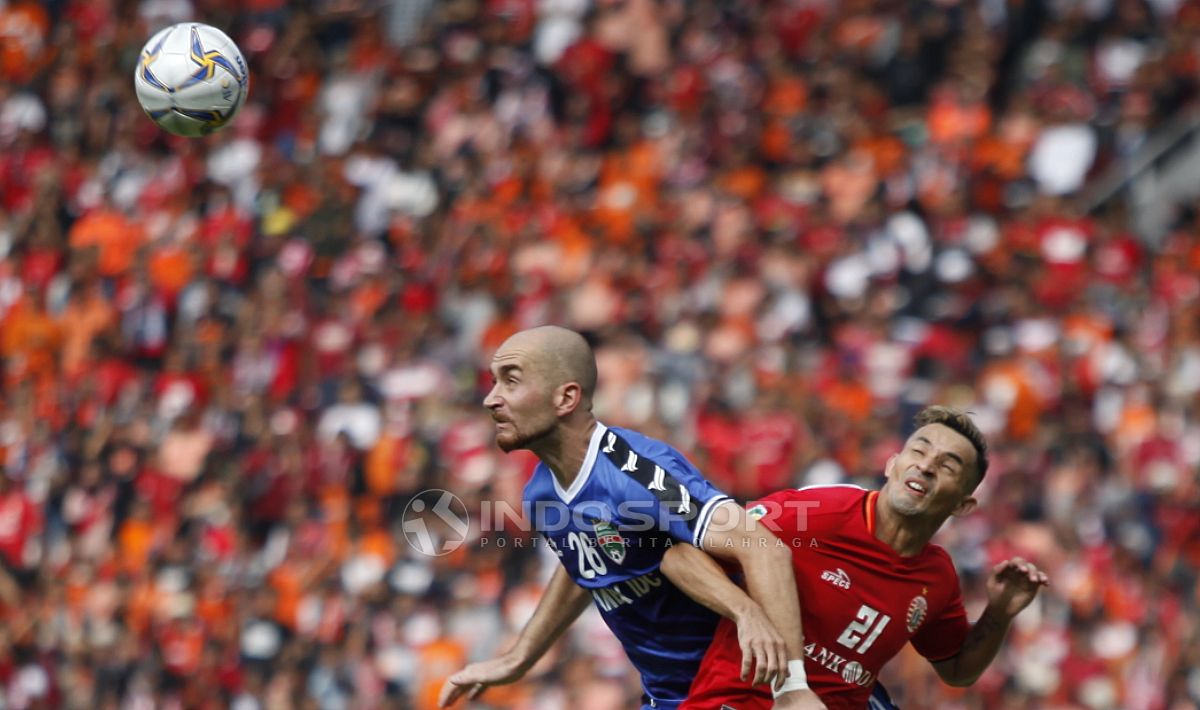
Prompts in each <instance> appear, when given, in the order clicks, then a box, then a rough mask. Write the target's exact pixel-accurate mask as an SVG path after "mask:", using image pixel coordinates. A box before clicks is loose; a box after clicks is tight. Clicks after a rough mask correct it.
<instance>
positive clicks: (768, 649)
mask: <svg viewBox="0 0 1200 710" xmlns="http://www.w3.org/2000/svg"><path fill="white" fill-rule="evenodd" d="M768 534H770V533H768ZM788 564H789V567H790V564H791V563H790V562H789V563H788ZM660 569H661V570H662V573H663V574H664V575H666V576H667V578H668V579H670V580H671V582H672V583H673V584H674V585H675V586H677V587H679V588H680V589H682V590H683V591H684V593H686V594H687V595H688V596H690V597H691V598H693V599H695V600H696V601H698V602H700V603H701V604H703V605H704V606H706V607H708V608H709V609H712V610H713V611H715V612H716V613H718V614H720V615H721V616H724V617H725V618H727V619H729V620H730V621H732V622H733V623H734V624H736V625H737V631H738V645H739V646H741V649H742V674H741V678H742V680H746V679H747V678H748V677H749V676H750V673H751V671H753V672H754V680H753V681H752V682H753V683H754V684H755V685H757V684H759V683H770V684H771V685H772V686H774V685H775V683H774V682H773V679H772V678H771V677H770V673H769V672H768V670H767V669H768V668H780V669H782V670H781V671H779V672H778V675H779V676H780V679H781V680H782V678H783V676H786V673H787V658H788V651H787V644H786V642H785V641H784V639H783V636H782V635H780V633H779V632H778V631H777V630H776V629H775V626H774V624H772V622H771V620H770V619H769V618H768V617H767V614H766V612H764V611H763V609H762V607H761V606H759V604H758V603H757V602H755V601H754V600H753V599H751V598H750V597H749V596H748V595H747V594H746V592H744V591H742V588H741V587H739V586H737V585H736V584H734V583H733V581H732V580H730V579H729V577H728V575H726V574H725V571H724V570H722V569H721V566H720V565H718V564H717V562H716V561H715V560H714V559H713V558H712V557H711V556H709V555H708V554H707V553H705V552H702V551H701V550H699V549H697V548H695V547H693V546H691V545H687V544H680V545H675V546H673V547H672V548H671V549H670V550H669V551H668V552H667V554H666V555H665V556H664V557H663V561H662V567H661V568H660ZM775 706H776V708H823V707H825V705H824V703H822V702H821V701H820V699H819V698H817V696H816V694H814V693H812V692H811V691H805V692H791V693H784V694H783V695H781V696H779V698H778V701H777V702H776V704H775Z"/></svg>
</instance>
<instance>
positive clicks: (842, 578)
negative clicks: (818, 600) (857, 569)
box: [821, 567, 850, 589]
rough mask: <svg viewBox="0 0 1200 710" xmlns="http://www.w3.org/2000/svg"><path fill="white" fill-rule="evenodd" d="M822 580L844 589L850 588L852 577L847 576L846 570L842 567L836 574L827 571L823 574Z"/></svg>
mask: <svg viewBox="0 0 1200 710" xmlns="http://www.w3.org/2000/svg"><path fill="white" fill-rule="evenodd" d="M821 579H822V580H823V581H826V582H829V583H830V584H832V585H833V586H835V587H841V588H842V589H849V588H850V575H848V574H846V570H844V569H842V568H841V567H838V568H837V571H836V572H831V571H829V570H825V571H824V572H822V573H821Z"/></svg>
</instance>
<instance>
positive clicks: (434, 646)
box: [416, 638, 511, 710]
mask: <svg viewBox="0 0 1200 710" xmlns="http://www.w3.org/2000/svg"><path fill="white" fill-rule="evenodd" d="M466 662H467V654H466V651H465V649H463V647H462V646H461V645H460V644H459V643H458V642H456V641H454V640H452V639H449V638H439V639H437V640H435V641H433V642H432V643H429V644H427V645H426V646H424V647H423V648H422V649H421V650H420V658H419V660H418V667H419V668H420V669H421V676H420V681H419V683H420V685H419V687H418V688H417V692H416V710H435V708H437V706H438V705H437V700H438V693H439V692H440V691H441V689H442V684H443V683H445V682H446V679H447V678H449V677H450V676H451V674H453V673H454V672H456V671H457V670H458V669H460V668H462V667H463V665H464V664H466ZM509 692H511V691H509ZM506 694H507V693H506ZM489 698H491V696H489Z"/></svg>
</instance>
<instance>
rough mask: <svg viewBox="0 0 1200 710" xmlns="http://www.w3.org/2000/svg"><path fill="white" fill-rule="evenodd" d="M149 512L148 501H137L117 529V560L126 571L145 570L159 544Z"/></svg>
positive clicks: (140, 571) (133, 572)
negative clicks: (127, 517)
mask: <svg viewBox="0 0 1200 710" xmlns="http://www.w3.org/2000/svg"><path fill="white" fill-rule="evenodd" d="M151 512H152V511H151V509H150V504H149V503H147V502H145V501H143V500H139V501H137V502H136V503H134V505H133V512H132V514H131V515H130V517H129V519H128V520H126V521H125V522H124V523H123V524H122V525H121V528H120V530H118V531H117V555H118V560H119V562H120V565H121V567H122V569H123V570H124V571H125V572H127V573H130V574H137V573H142V572H145V571H146V568H147V566H148V565H149V563H150V556H151V555H152V554H153V553H154V552H155V550H156V549H157V548H158V546H159V540H158V537H159V535H158V529H157V526H156V524H155V522H154V519H153V518H152V517H151V515H150V514H151Z"/></svg>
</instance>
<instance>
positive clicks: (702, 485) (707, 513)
mask: <svg viewBox="0 0 1200 710" xmlns="http://www.w3.org/2000/svg"><path fill="white" fill-rule="evenodd" d="M600 453H601V455H602V456H607V457H608V458H609V460H610V461H611V462H612V464H613V466H615V467H616V468H617V469H618V471H619V472H620V474H622V475H624V476H625V477H626V478H625V479H624V481H623V484H624V491H625V500H627V501H631V502H635V503H638V504H643V505H644V506H645V507H646V508H648V509H650V510H653V511H654V513H655V514H656V517H657V519H658V520H660V521H661V522H662V523H663V529H664V531H665V532H667V533H669V534H670V535H671V537H673V538H674V539H676V540H679V541H681V542H687V543H691V544H693V545H697V546H699V545H700V543H701V541H702V540H703V539H704V534H705V531H706V530H707V529H708V523H709V521H710V520H711V518H712V513H713V510H715V509H716V507H717V506H718V505H720V504H721V503H722V502H724V501H728V500H731V499H730V498H729V496H727V495H725V494H724V493H722V492H721V491H719V490H718V489H717V488H716V486H714V485H713V484H711V483H709V482H708V480H706V479H705V478H704V476H703V475H701V473H700V471H699V470H698V469H697V468H696V467H695V466H693V465H692V463H691V462H690V461H688V460H687V458H686V457H684V455H683V454H681V453H679V452H678V451H676V450H675V449H674V448H672V447H670V446H668V445H667V444H664V443H662V442H661V441H657V440H655V439H651V438H649V437H647V436H642V435H641V434H637V433H635V432H631V431H627V430H615V429H611V428H610V429H609V430H608V431H607V432H605V434H604V439H603V442H602V444H601V448H600ZM639 512H645V511H639Z"/></svg>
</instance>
